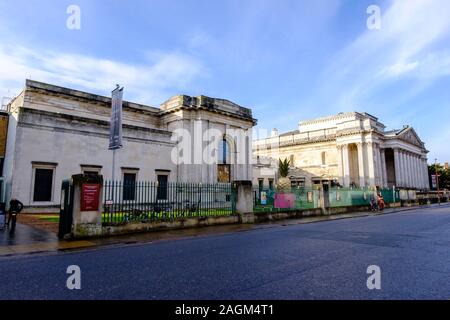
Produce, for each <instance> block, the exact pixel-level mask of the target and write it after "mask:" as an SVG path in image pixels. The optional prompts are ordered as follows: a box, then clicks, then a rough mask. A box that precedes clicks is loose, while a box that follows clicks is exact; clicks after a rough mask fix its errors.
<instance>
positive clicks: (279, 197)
mask: <svg viewBox="0 0 450 320" xmlns="http://www.w3.org/2000/svg"><path fill="white" fill-rule="evenodd" d="M253 192H254V199H255V203H254V210H255V212H266V211H270V212H277V211H286V210H288V211H289V210H305V209H316V208H320V203H321V199H320V197H321V193H320V191H319V188H315V187H312V188H308V187H299V188H292V189H291V190H290V191H289V192H278V191H276V189H267V188H263V189H260V188H255V189H254V190H253ZM378 192H379V193H381V195H382V196H383V198H384V201H385V203H394V202H399V201H400V193H399V190H398V189H379V190H378ZM324 195H325V196H326V195H328V199H326V200H328V201H325V202H326V203H327V206H328V207H330V208H333V207H349V206H365V205H370V198H371V197H372V196H373V197H375V196H376V191H374V190H373V189H369V188H342V187H339V188H338V187H333V188H330V189H329V190H328V192H327V193H326V192H325V193H324Z"/></svg>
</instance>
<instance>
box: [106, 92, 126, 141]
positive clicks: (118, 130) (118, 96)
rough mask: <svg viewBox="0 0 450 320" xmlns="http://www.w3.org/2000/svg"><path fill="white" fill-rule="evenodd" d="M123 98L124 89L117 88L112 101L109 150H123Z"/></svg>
mask: <svg viewBox="0 0 450 320" xmlns="http://www.w3.org/2000/svg"><path fill="white" fill-rule="evenodd" d="M122 98H123V88H120V87H119V86H117V88H116V89H115V90H114V91H113V92H112V99H111V125H110V133H109V149H110V150H117V149H120V148H122Z"/></svg>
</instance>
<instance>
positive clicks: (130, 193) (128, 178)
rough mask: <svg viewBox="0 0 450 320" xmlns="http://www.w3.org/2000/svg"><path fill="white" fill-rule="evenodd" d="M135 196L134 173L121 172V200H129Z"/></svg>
mask: <svg viewBox="0 0 450 320" xmlns="http://www.w3.org/2000/svg"><path fill="white" fill-rule="evenodd" d="M135 197H136V173H124V174H123V200H124V201H131V200H135Z"/></svg>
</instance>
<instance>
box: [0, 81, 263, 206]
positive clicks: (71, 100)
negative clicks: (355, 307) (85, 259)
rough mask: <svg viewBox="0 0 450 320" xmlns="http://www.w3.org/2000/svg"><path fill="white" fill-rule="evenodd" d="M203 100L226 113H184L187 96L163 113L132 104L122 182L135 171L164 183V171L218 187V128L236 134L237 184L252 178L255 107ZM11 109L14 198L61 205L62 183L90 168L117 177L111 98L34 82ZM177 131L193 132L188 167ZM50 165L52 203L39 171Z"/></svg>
mask: <svg viewBox="0 0 450 320" xmlns="http://www.w3.org/2000/svg"><path fill="white" fill-rule="evenodd" d="M28 84H30V86H28ZM194 99H197V98H194ZM198 99H199V100H200V101H203V102H204V103H209V104H211V103H216V102H217V103H219V106H217V108H218V110H215V109H214V110H213V109H208V110H205V109H202V108H201V107H200V108H199V107H198V106H196V107H195V108H194V107H192V108H187V110H186V109H183V108H182V107H183V103H184V102H185V100H186V97H185V96H176V97H173V98H171V99H169V100H168V101H167V102H166V103H165V104H163V106H162V109H157V108H152V107H147V106H142V105H138V104H133V103H129V102H124V107H123V148H122V149H120V150H117V151H116V170H115V177H116V179H120V180H121V179H122V177H123V173H124V172H128V171H129V170H132V171H134V172H136V173H137V180H140V181H156V174H157V173H156V172H157V171H160V170H161V171H165V172H166V171H170V173H169V181H180V182H203V183H215V182H217V161H212V162H211V161H210V160H211V159H210V157H209V155H210V154H214V151H215V152H216V153H217V148H218V143H216V142H215V141H213V140H211V139H210V138H211V137H209V136H210V129H216V131H218V132H219V134H220V135H222V136H223V134H226V135H230V139H231V140H232V142H233V143H232V145H233V150H232V155H233V163H232V179H233V180H251V179H252V176H253V172H252V167H251V150H252V144H251V142H252V140H251V138H250V139H249V140H248V143H246V142H245V141H246V139H245V137H246V135H250V136H251V128H252V126H253V125H254V121H253V119H251V118H248V113H249V111H248V109H245V108H241V107H239V106H238V105H236V104H234V103H232V102H229V101H227V100H216V99H211V98H207V97H201V98H198ZM196 101H198V100H196ZM180 103H181V104H180ZM210 107H211V106H210ZM215 107H216V106H214V108H215ZM10 108H11V117H10V118H11V120H10V123H9V129H8V130H9V136H8V142H7V154H6V159H5V173H6V180H7V186H8V188H9V189H8V195H7V196H9V197H10V196H13V197H16V198H18V199H20V200H21V201H22V202H23V203H24V204H25V206H27V207H30V206H31V207H34V206H36V207H51V206H58V205H59V202H60V199H59V197H60V187H61V182H62V180H64V179H68V178H70V177H71V176H72V175H74V174H79V173H82V167H81V166H82V165H84V166H91V167H96V168H99V167H100V168H101V171H100V173H101V174H102V175H103V176H104V179H106V180H110V179H111V178H112V151H109V150H108V144H109V121H110V112H111V108H110V100H109V98H105V97H99V96H95V95H90V94H88V93H83V92H79V91H73V90H70V89H65V88H60V87H54V86H51V85H46V84H40V83H35V82H27V88H26V90H25V91H24V93H23V94H22V95H21V96H19V97H18V98H16V100H14V101H13V103H12V104H11V106H10ZM219 109H220V110H219ZM216 111H219V112H216ZM250 115H251V113H250ZM176 129H186V130H187V132H188V133H189V134H188V135H190V148H191V150H189V152H190V156H191V160H192V161H190V162H188V163H186V164H179V163H178V162H177V161H176V158H177V152H176V151H177V148H178V144H177V141H176V140H175V139H174V131H175V130H176ZM232 133H234V134H232ZM231 135H233V137H231ZM203 138H206V139H205V140H204V139H203ZM247 144H248V146H247ZM195 147H199V150H200V152H196V149H195ZM203 153H204V154H203ZM246 153H248V154H247V155H246ZM204 160H208V161H209V162H208V161H207V162H206V163H205V161H204ZM46 165H51V166H54V181H53V191H52V199H51V201H50V202H48V203H42V202H39V203H33V187H34V183H33V177H34V174H33V172H34V170H33V168H34V167H36V166H46ZM136 169H138V170H136Z"/></svg>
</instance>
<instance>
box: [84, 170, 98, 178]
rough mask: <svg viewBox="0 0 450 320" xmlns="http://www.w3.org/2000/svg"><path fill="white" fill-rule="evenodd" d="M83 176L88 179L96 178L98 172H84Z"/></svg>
mask: <svg viewBox="0 0 450 320" xmlns="http://www.w3.org/2000/svg"><path fill="white" fill-rule="evenodd" d="M84 174H85V175H88V176H90V177H96V176H98V172H97V171H84Z"/></svg>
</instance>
